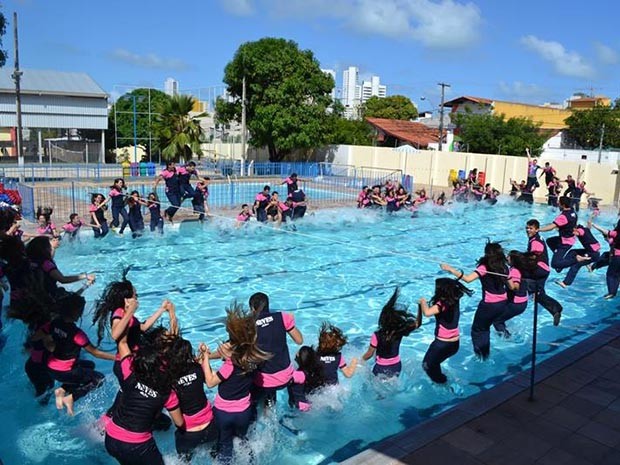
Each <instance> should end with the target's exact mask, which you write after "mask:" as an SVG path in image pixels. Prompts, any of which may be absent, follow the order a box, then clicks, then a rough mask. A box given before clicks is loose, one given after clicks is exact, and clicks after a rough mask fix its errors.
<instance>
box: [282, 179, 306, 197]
mask: <svg viewBox="0 0 620 465" xmlns="http://www.w3.org/2000/svg"><path fill="white" fill-rule="evenodd" d="M299 181H304V179H300V178H298V177H297V173H291V175H290V176H289V177H288V178H286V179H285V180H284V181H282V182H281V183H280V184H286V198H287V199H289V198H290V199H293V201H294V202H303V201H304V200H306V195H305V194H304V191H303V190H301V189H300V188H299V185H298V184H297V183H298V182H299Z"/></svg>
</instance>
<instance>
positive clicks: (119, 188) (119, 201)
mask: <svg viewBox="0 0 620 465" xmlns="http://www.w3.org/2000/svg"><path fill="white" fill-rule="evenodd" d="M126 190H127V186H125V180H124V179H123V178H116V179H115V180H114V184H112V185H111V186H110V192H109V193H108V198H107V199H106V200H105V202H104V203H107V202H110V205H111V208H112V222H111V223H110V226H111V227H112V228H118V226H119V224H120V226H121V229H120V230H119V231H118V233H119V234H123V232H125V228H126V227H127V225H128V224H129V214H128V213H127V210H126V209H125V192H124V191H126ZM119 215H120V216H121V218H123V222H122V223H120V220H119Z"/></svg>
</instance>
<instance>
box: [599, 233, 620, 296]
mask: <svg viewBox="0 0 620 465" xmlns="http://www.w3.org/2000/svg"><path fill="white" fill-rule="evenodd" d="M592 227H593V228H594V229H596V230H597V231H599V232H600V233H602V234H603V236H604V237H606V238H608V241H609V244H610V245H611V250H610V252H609V265H608V267H607V274H606V275H605V279H606V281H607V294H605V296H604V297H603V298H604V299H605V300H610V299H613V298H614V297H616V294H617V293H618V286H619V285H620V221H619V222H618V224H616V227H615V228H614V229H605V228H602V227H600V226H598V225H596V224H594V223H592Z"/></svg>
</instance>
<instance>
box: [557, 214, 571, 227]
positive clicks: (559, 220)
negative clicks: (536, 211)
mask: <svg viewBox="0 0 620 465" xmlns="http://www.w3.org/2000/svg"><path fill="white" fill-rule="evenodd" d="M567 223H568V219H567V218H566V216H564V215H558V217H557V218H556V219H555V220H553V224H555V225H556V226H565V225H566V224H567Z"/></svg>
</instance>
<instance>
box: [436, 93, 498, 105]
mask: <svg viewBox="0 0 620 465" xmlns="http://www.w3.org/2000/svg"><path fill="white" fill-rule="evenodd" d="M464 102H473V103H478V104H480V105H491V104H492V103H493V100H491V99H488V98H484V97H472V96H470V95H464V96H462V97H459V98H455V99H454V100H448V101H447V102H445V103H444V104H443V106H444V107H451V106H453V105H459V104H461V103H464Z"/></svg>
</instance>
